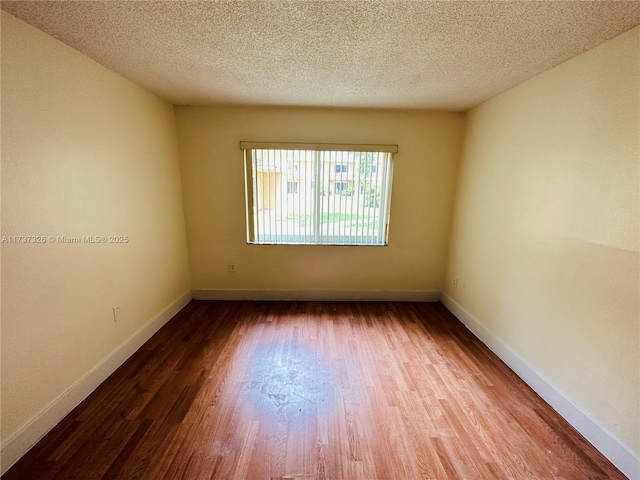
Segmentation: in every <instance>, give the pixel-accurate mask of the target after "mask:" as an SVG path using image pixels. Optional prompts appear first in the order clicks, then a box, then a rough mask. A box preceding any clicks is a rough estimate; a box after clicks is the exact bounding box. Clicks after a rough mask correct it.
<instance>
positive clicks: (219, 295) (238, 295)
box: [191, 289, 440, 302]
mask: <svg viewBox="0 0 640 480" xmlns="http://www.w3.org/2000/svg"><path fill="white" fill-rule="evenodd" d="M191 294H192V295H193V298H194V299H196V300H280V301H283V300H299V301H304V300H315V301H321V300H326V301H330V300H334V301H397V302H438V301H440V291H439V290H215V289H201V290H193V291H192V292H191Z"/></svg>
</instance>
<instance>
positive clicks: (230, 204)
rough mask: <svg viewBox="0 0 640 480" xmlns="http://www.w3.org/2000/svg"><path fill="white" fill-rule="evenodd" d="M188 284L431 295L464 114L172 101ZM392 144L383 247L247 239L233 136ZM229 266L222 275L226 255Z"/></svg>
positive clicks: (438, 281)
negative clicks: (394, 149)
mask: <svg viewBox="0 0 640 480" xmlns="http://www.w3.org/2000/svg"><path fill="white" fill-rule="evenodd" d="M176 111H177V118H178V139H179V145H180V162H181V169H182V184H183V192H184V202H185V215H186V222H187V237H188V241H189V255H190V261H191V275H192V282H193V288H194V289H195V290H198V289H203V290H206V289H211V290H252V289H273V290H289V291H297V292H299V291H302V292H310V291H313V290H316V291H318V290H348V291H351V292H352V291H379V290H385V291H393V292H399V291H403V292H427V291H436V292H439V291H440V290H441V289H442V281H443V278H444V269H445V263H446V257H447V245H448V240H449V227H450V222H451V207H452V201H453V190H454V184H455V177H456V174H457V164H458V156H459V148H460V144H461V140H462V133H463V122H464V120H463V115H461V114H452V113H416V112H389V111H387V112H380V111H363V110H332V109H279V108H248V107H247V108H242V107H236V108H231V107H229V108H226V107H219V108H213V107H176ZM241 140H246V141H281V142H325V143H387V144H398V145H399V153H398V154H397V155H396V156H395V170H394V183H393V196H392V203H391V223H390V234H389V246H388V247H353V246H350V247H349V246H342V247H340V246H273V245H247V244H246V232H245V201H244V174H243V162H242V158H243V157H242V151H241V150H240V148H239V142H240V141H241ZM229 261H235V262H236V263H237V270H238V271H237V272H236V273H230V272H229V269H228V262H229Z"/></svg>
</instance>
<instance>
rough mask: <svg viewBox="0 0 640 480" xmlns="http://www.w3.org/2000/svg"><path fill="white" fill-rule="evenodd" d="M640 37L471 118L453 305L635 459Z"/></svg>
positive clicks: (639, 433) (451, 271) (455, 244)
mask: <svg viewBox="0 0 640 480" xmlns="http://www.w3.org/2000/svg"><path fill="white" fill-rule="evenodd" d="M639 38H640V27H638V28H635V29H634V30H632V31H630V32H627V33H626V34H624V35H622V36H620V37H618V38H616V39H614V40H613V41H611V42H609V43H606V44H603V45H601V46H599V47H597V48H595V49H593V50H591V51H588V52H586V53H584V54H582V55H580V56H578V57H576V58H574V59H572V60H570V61H568V62H566V63H564V64H562V65H560V66H558V67H556V68H555V69H553V70H550V71H548V72H546V73H543V74H541V75H539V76H537V77H535V78H533V79H532V80H529V81H528V82H525V83H524V84H522V85H520V86H518V87H515V88H514V89H512V90H510V91H508V92H506V93H503V94H502V95H499V96H498V97H496V98H494V99H492V100H490V101H488V102H486V103H484V104H482V105H481V106H479V107H477V108H475V109H473V110H472V111H471V112H470V113H469V115H468V123H467V136H466V139H465V143H464V152H463V160H462V164H461V173H460V177H459V186H458V192H459V193H458V194H457V206H456V213H455V221H454V228H453V233H452V243H451V254H450V261H449V266H448V273H447V279H446V292H445V293H446V295H448V296H450V297H451V298H452V299H453V300H454V301H456V302H458V304H459V305H461V306H462V307H463V308H464V309H466V310H467V311H468V312H469V313H470V314H471V315H473V316H474V317H475V318H476V319H477V321H479V322H480V323H481V324H483V325H484V326H485V327H486V328H487V329H489V330H490V331H491V332H492V333H493V334H494V335H495V336H497V337H498V338H500V339H501V340H502V341H503V342H505V343H506V344H507V345H508V346H509V347H510V348H511V349H513V350H514V351H515V352H517V354H519V355H520V356H521V357H522V358H523V359H524V360H525V361H526V362H528V363H529V364H530V365H531V366H532V367H533V368H534V369H536V370H538V371H539V372H540V373H541V374H542V375H543V376H545V377H546V378H547V379H548V380H549V381H550V382H551V383H553V384H554V385H555V386H557V388H558V389H559V390H560V391H562V392H563V393H564V394H565V395H567V396H568V397H569V399H570V400H571V401H573V402H575V403H576V404H577V405H578V406H579V407H580V408H582V409H583V410H584V411H585V412H586V413H587V414H589V415H590V416H591V417H592V418H594V419H595V420H596V421H597V422H599V423H600V424H601V425H602V426H604V427H605V429H607V430H609V431H610V432H612V433H613V434H614V436H616V437H617V438H618V439H619V440H621V441H622V442H623V443H624V444H626V445H627V446H628V447H630V448H631V450H633V451H635V452H636V454H638V452H640V438H639V437H640V429H639V428H638V426H639V425H640V416H639V411H638V409H639V399H640V370H639V369H640V331H639V322H640V311H639V298H640V291H639V270H638V245H639V237H638V213H639V204H638V185H639V183H638V182H639V176H638V175H639V169H638V164H639V155H640V146H639V135H640V123H639V117H640V99H639V91H640V83H639V74H640V65H639V59H640V46H639ZM455 278H458V279H459V283H458V287H457V288H454V287H453V280H454V279H455Z"/></svg>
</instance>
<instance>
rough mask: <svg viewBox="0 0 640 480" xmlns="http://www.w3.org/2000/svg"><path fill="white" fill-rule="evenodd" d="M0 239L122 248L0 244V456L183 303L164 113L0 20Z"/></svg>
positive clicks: (101, 71)
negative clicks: (137, 335) (110, 238)
mask: <svg viewBox="0 0 640 480" xmlns="http://www.w3.org/2000/svg"><path fill="white" fill-rule="evenodd" d="M2 235H6V236H10V235H43V236H45V237H48V236H58V235H61V236H70V237H72V236H77V235H80V236H82V235H127V236H128V237H129V243H127V244H105V245H90V244H66V245H65V244H53V243H51V242H47V243H45V244H38V245H36V244H11V243H3V244H2V375H1V376H2V418H1V420H2V440H3V442H4V441H5V440H7V439H8V438H10V437H12V436H13V435H15V434H16V432H17V431H18V430H19V429H21V427H23V426H25V424H26V423H27V422H30V421H31V420H33V419H34V418H35V417H36V415H38V414H39V413H42V412H43V410H44V409H45V408H46V407H48V406H49V405H51V403H52V402H54V400H56V399H57V397H58V396H59V395H61V394H63V393H65V391H66V390H67V389H68V388H70V387H71V386H72V385H73V384H74V383H75V382H77V381H78V380H79V379H80V378H82V377H83V376H84V375H85V374H87V372H89V371H90V370H92V369H93V368H94V367H95V366H96V365H98V364H99V363H100V362H101V361H103V360H104V359H105V357H107V356H108V355H109V354H110V353H112V352H113V351H114V350H116V349H117V348H118V347H119V346H120V345H122V344H123V342H125V341H126V340H127V339H128V338H130V337H131V336H132V335H133V334H134V332H136V331H137V330H139V329H140V328H141V327H142V326H143V325H145V324H147V322H149V321H150V320H151V319H152V317H154V316H155V315H157V314H158V313H159V312H161V311H162V310H163V309H165V307H167V306H168V305H170V304H171V303H172V302H175V301H176V299H177V298H179V297H180V296H183V295H184V294H188V292H189V289H190V285H189V276H188V261H187V251H186V240H185V228H184V216H183V212H182V199H181V189H180V172H179V165H178V150H177V142H176V133H175V115H174V110H173V107H172V106H171V105H169V104H167V103H165V102H164V101H161V100H159V99H158V98H157V97H155V96H153V95H151V94H149V93H148V92H146V91H144V90H142V89H141V88H139V87H137V86H135V85H133V84H132V83H130V82H129V81H127V80H124V79H123V78H122V77H120V76H118V75H116V74H114V73H113V72H111V71H109V70H107V69H106V68H104V67H101V66H99V65H98V64H97V63H95V62H93V61H92V60H89V59H88V58H87V57H85V56H83V55H81V54H80V53H78V52H76V51H74V50H72V49H70V48H68V47H67V46H65V45H63V44H62V43H60V42H58V41H56V40H54V39H53V38H51V37H49V36H47V35H45V34H44V33H42V32H40V31H39V30H36V29H34V28H33V27H31V26H28V25H26V24H25V23H23V22H21V21H19V20H17V19H16V18H14V17H12V16H11V15H9V14H7V13H5V12H2ZM115 305H119V306H120V308H121V313H122V319H121V320H120V321H119V322H118V323H114V321H113V318H112V306H115Z"/></svg>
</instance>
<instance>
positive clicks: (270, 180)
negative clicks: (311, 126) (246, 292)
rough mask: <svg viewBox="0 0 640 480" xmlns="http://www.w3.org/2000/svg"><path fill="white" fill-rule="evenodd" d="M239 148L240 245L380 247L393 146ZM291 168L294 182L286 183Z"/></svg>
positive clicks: (388, 202)
mask: <svg viewBox="0 0 640 480" xmlns="http://www.w3.org/2000/svg"><path fill="white" fill-rule="evenodd" d="M240 147H241V148H242V149H243V150H244V153H245V155H244V161H245V197H246V207H247V208H246V214H247V218H246V220H247V242H248V243H255V244H315V245H387V244H388V231H389V228H388V227H389V212H390V206H391V183H392V178H393V153H396V152H397V151H398V147H397V146H396V145H326V144H314V145H309V144H288V143H277V144H276V143H258V142H241V143H240ZM291 165H293V166H294V170H295V171H296V176H295V180H296V181H291V179H290V178H289V177H290V173H289V172H290V171H291ZM336 173H340V174H341V175H335V174H336ZM347 173H348V175H347ZM292 194H294V195H292Z"/></svg>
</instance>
